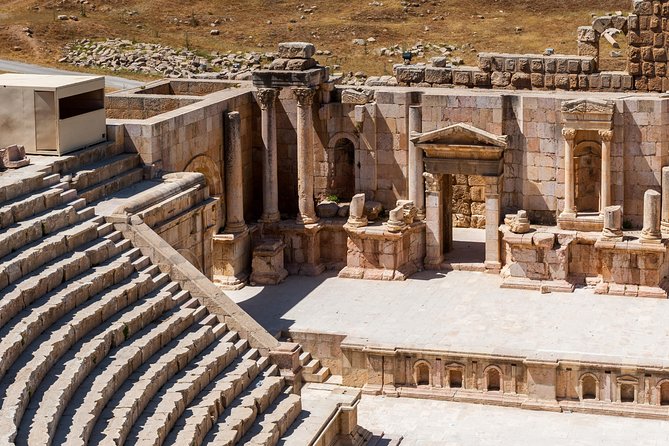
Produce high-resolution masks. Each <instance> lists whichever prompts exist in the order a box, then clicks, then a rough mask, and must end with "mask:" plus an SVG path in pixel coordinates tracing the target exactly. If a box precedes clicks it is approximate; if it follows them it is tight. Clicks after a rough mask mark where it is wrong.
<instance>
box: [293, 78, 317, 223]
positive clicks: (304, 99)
mask: <svg viewBox="0 0 669 446" xmlns="http://www.w3.org/2000/svg"><path fill="white" fill-rule="evenodd" d="M314 93H315V91H314V90H313V89H311V88H293V94H294V95H295V98H296V99H297V199H298V207H299V213H298V215H297V222H298V223H300V224H310V223H316V222H317V221H318V217H316V211H315V209H314V152H313V147H312V143H313V137H312V134H313V123H312V119H311V105H312V104H313V100H314Z"/></svg>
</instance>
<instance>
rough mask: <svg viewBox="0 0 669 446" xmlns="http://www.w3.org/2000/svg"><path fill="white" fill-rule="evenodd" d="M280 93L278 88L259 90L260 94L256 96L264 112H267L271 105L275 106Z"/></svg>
mask: <svg viewBox="0 0 669 446" xmlns="http://www.w3.org/2000/svg"><path fill="white" fill-rule="evenodd" d="M278 95H279V91H278V90H277V89H276V88H259V89H258V94H257V95H256V97H257V99H258V105H260V108H261V109H262V110H267V108H268V107H269V106H270V105H274V101H276V98H277V96H278Z"/></svg>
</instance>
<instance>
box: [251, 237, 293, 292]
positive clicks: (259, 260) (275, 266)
mask: <svg viewBox="0 0 669 446" xmlns="http://www.w3.org/2000/svg"><path fill="white" fill-rule="evenodd" d="M285 246H286V245H285V244H284V243H283V242H282V241H281V240H265V241H263V242H262V243H260V244H259V245H258V246H256V247H255V249H254V250H253V262H252V265H251V271H252V272H251V279H250V280H251V284H252V285H277V284H279V283H281V282H283V280H284V279H285V278H286V276H288V271H286V269H285V268H284V267H283V248H284V247H285Z"/></svg>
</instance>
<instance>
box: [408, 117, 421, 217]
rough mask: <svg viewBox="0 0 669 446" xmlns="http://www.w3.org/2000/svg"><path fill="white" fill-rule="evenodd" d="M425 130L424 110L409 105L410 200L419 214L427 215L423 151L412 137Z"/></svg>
mask: <svg viewBox="0 0 669 446" xmlns="http://www.w3.org/2000/svg"><path fill="white" fill-rule="evenodd" d="M422 131H423V112H422V108H421V107H420V106H419V105H412V106H410V107H409V200H411V201H413V202H414V204H415V206H416V208H418V214H419V215H420V216H421V217H423V216H424V215H425V190H424V188H423V151H422V150H421V149H419V148H417V147H416V144H414V143H413V142H412V141H411V138H413V137H415V136H417V135H418V134H420V133H421V132H422Z"/></svg>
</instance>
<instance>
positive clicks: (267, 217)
mask: <svg viewBox="0 0 669 446" xmlns="http://www.w3.org/2000/svg"><path fill="white" fill-rule="evenodd" d="M280 220H281V214H279V213H278V212H274V213H271V214H265V213H263V214H262V216H261V217H260V218H259V219H258V221H259V222H260V223H276V222H278V221H280Z"/></svg>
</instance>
